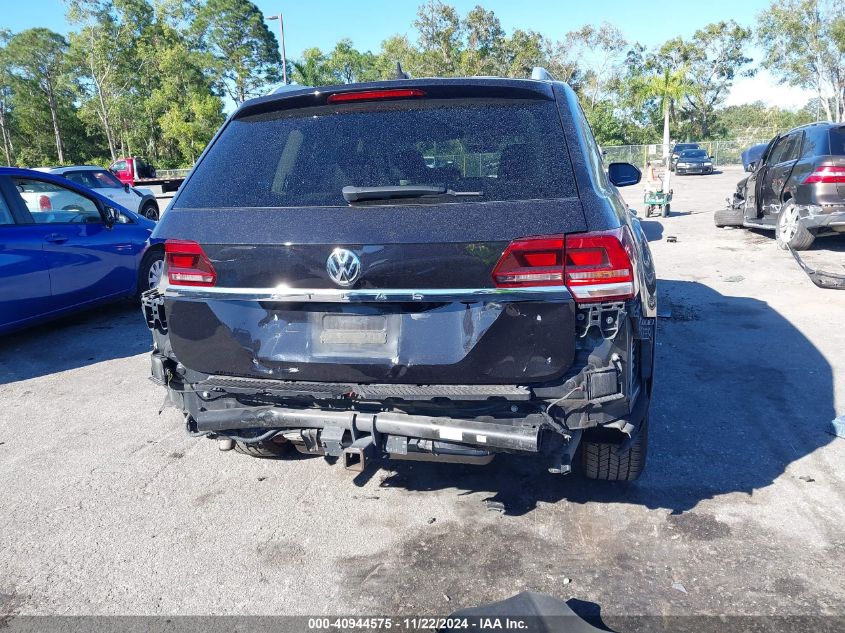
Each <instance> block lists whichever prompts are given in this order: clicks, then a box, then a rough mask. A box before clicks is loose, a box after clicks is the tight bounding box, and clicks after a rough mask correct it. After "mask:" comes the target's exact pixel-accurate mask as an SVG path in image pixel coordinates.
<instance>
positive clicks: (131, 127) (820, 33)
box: [0, 0, 845, 168]
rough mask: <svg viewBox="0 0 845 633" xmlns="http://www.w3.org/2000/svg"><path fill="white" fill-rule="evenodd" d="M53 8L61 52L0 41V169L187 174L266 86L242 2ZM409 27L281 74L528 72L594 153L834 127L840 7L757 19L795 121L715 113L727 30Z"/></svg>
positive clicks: (779, 6) (740, 47)
mask: <svg viewBox="0 0 845 633" xmlns="http://www.w3.org/2000/svg"><path fill="white" fill-rule="evenodd" d="M64 3H65V5H66V7H67V16H68V20H69V22H70V23H71V25H72V26H73V27H74V30H73V32H72V33H70V35H69V36H68V38H67V40H65V38H63V37H62V36H60V35H58V34H56V33H53V32H51V31H49V30H47V29H30V30H29V31H24V32H21V33H17V34H13V33H10V32H8V31H5V30H2V29H0V161H5V162H8V163H15V164H21V165H41V164H56V163H58V162H62V161H64V162H66V163H70V162H76V163H78V162H96V163H101V164H106V163H108V162H109V161H111V160H113V159H114V158H116V157H118V156H120V155H129V154H143V155H145V156H147V157H148V158H149V159H150V160H152V162H153V163H154V164H156V165H157V166H158V167H161V168H168V167H182V166H189V165H191V164H193V162H194V161H195V160H196V158H197V157H198V156H199V154H200V152H202V150H203V148H204V147H205V146H206V144H207V143H208V142H209V140H210V139H211V137H212V136H213V135H214V133H215V131H216V130H217V128H218V127H219V126H220V125H221V124H222V122H223V120H224V109H225V108H226V107H227V106H228V108H231V107H232V105H233V104H238V103H240V102H242V101H244V100H245V99H248V98H251V97H254V96H258V95H262V94H265V93H266V92H267V91H268V90H269V89H270V87H271V86H272V85H273V84H274V83H276V82H278V81H279V80H280V77H281V72H280V71H281V59H280V55H279V52H278V42H277V40H276V36H275V34H274V29H271V28H270V26H271V25H270V24H268V23H267V22H266V19H265V16H264V15H263V14H262V13H261V11H260V10H259V9H258V8H257V6H256V5H255V4H254V2H252V1H250V0H64ZM409 26H410V27H411V28H410V30H409V31H408V32H407V34H397V35H394V36H391V37H388V38H387V39H385V40H384V41H383V42H382V43H381V46H380V47H379V49H378V50H377V51H374V52H373V51H364V50H360V49H358V48H356V47H355V45H354V43H353V41H352V40H350V39H341V40H340V41H338V42H337V43H336V44H335V45H334V46H333V47H332V48H331V49H329V50H320V49H319V48H308V49H306V50H305V51H303V52H302V54H301V56H300V57H299V58H298V59H296V60H293V61H289V62H288V76H289V78H290V79H292V80H293V81H294V82H295V83H298V84H301V85H309V86H325V85H331V84H344V83H354V82H363V81H372V80H379V79H391V78H393V77H394V76H395V73H396V64H397V62H398V63H400V64H401V66H402V68H403V69H404V70H405V71H406V72H408V73H410V74H411V75H412V76H417V77H420V76H431V75H435V76H444V77H450V76H484V75H497V76H505V77H518V78H524V77H528V76H529V75H530V73H531V70H532V68H533V67H534V66H543V67H545V68H547V69H548V70H549V71H550V72H551V73H552V75H553V76H555V77H556V78H557V79H560V80H562V81H566V82H567V83H569V84H570V85H571V86H572V87H573V89H574V90H575V91H576V92H577V93H578V96H579V98H580V101H581V105H582V107H583V109H584V112H585V114H586V116H587V119H588V120H589V122H590V124H591V126H592V128H593V132H594V133H595V135H596V138H597V139H598V141H599V143H601V144H603V145H616V144H643V143H648V144H652V143H659V142H660V141H661V138H662V139H663V141H664V142H665V143H667V144H668V142H669V140H670V139H672V140H677V139H687V138H689V139H694V140H707V139H710V138H724V137H726V136H736V137H743V138H745V137H747V138H752V137H753V138H759V137H760V136H764V137H765V136H768V135H770V134H774V133H775V132H776V131H782V130H784V129H789V128H790V127H793V126H795V125H799V124H802V123H805V122H808V121H812V120H816V119H817V118H818V116H819V114H821V115H822V116H827V117H829V118H833V117H840V118H843V117H845V98H843V89H845V5H843V4H842V2H841V0H779V1H778V2H773V4H772V6H771V7H770V9H769V10H767V11H766V12H765V13H763V14H761V16H760V17H759V28H758V31H757V33H756V36H757V39H758V41H759V43H760V45H761V47H762V49H763V51H764V53H765V54H764V58H763V65H764V66H765V67H766V68H769V69H770V70H771V71H772V72H773V73H774V74H775V75H776V76H777V77H779V78H780V79H781V80H782V81H784V82H786V83H790V84H792V85H798V86H803V87H810V88H812V89H814V90H816V91H817V93H818V94H819V96H820V98H818V99H817V100H816V101H815V102H814V104H812V105H808V107H807V108H804V109H803V110H801V111H798V112H791V111H789V110H783V109H778V108H771V107H766V106H764V105H763V104H760V103H756V104H747V105H743V106H733V107H727V108H726V107H724V101H725V98H726V96H727V94H728V93H729V91H730V89H731V86H732V84H733V82H734V81H735V80H736V79H737V78H739V77H744V76H749V75H750V74H751V72H752V70H751V69H752V66H751V60H750V59H749V58H748V57H747V56H746V50H747V48H748V45H749V43H750V41H751V38H752V33H751V31H750V29H748V28H746V27H744V26H741V25H739V24H737V23H735V22H733V21H727V22H715V23H712V24H707V25H705V26H703V27H702V28H701V29H699V30H698V31H696V32H695V33H694V34H693V35H692V36H691V37H689V38H672V39H670V40H668V41H666V42H665V43H663V44H662V45H659V46H656V47H654V48H648V49H647V48H646V47H644V46H642V45H640V44H638V43H636V42H629V41H627V40H626V39H625V37H624V36H623V33H622V31H620V29H619V28H618V27H616V26H614V25H612V24H609V23H602V24H587V25H584V26H581V27H579V28H577V29H574V30H572V31H569V32H567V33H564V34H563V35H562V36H560V38H559V39H550V38H549V37H548V36H546V35H545V34H543V33H541V32H538V31H532V30H525V29H519V28H516V29H514V30H512V31H510V32H507V31H506V30H505V29H504V28H503V26H502V24H501V22H500V20H499V18H498V16H496V14H495V13H494V12H493V11H490V10H488V9H486V8H484V7H483V6H480V5H478V6H475V7H473V8H472V9H470V10H469V11H467V12H466V13H462V12H460V11H458V10H457V9H456V8H455V7H453V6H451V5H449V4H447V3H445V2H444V1H443V0H424V1H423V4H422V5H421V6H419V8H418V11H417V15H416V18H415V20H414V22H413V24H411V25H409ZM403 33H404V28H403ZM837 91H838V92H837ZM456 151H457V150H456Z"/></svg>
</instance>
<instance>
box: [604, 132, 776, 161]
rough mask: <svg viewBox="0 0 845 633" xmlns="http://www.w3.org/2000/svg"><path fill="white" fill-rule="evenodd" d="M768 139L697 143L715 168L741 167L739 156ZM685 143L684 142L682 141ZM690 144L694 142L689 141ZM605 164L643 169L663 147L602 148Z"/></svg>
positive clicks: (659, 153) (658, 156) (656, 157)
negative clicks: (625, 164)
mask: <svg viewBox="0 0 845 633" xmlns="http://www.w3.org/2000/svg"><path fill="white" fill-rule="evenodd" d="M770 140H771V139H770V138H759V139H740V140H733V141H697V142H698V145H699V147H701V148H702V149H704V150H705V151H706V152H707V153H708V154H709V155H710V157H711V158H712V159H713V164H714V165H717V166H724V165H741V164H742V157H741V154H742V152H744V151H745V150H746V149H748V148H749V147H751V146H752V145H756V144H758V143H768V142H769V141H770ZM684 142H686V141H684ZM689 142H690V143H692V142H695V141H689ZM602 150H604V160H605V163H631V164H632V165H637V166H638V167H644V166H645V165H646V163H647V162H648V161H651V160H660V159H661V158H662V156H663V145H662V144H660V143H657V144H654V145H611V146H603V147H602Z"/></svg>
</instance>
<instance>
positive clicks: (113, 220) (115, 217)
mask: <svg viewBox="0 0 845 633" xmlns="http://www.w3.org/2000/svg"><path fill="white" fill-rule="evenodd" d="M118 222H120V211H118V210H117V209H115V208H114V207H106V226H108V227H112V226H114V225H115V224H117V223H118Z"/></svg>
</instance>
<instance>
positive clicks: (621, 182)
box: [607, 163, 642, 187]
mask: <svg viewBox="0 0 845 633" xmlns="http://www.w3.org/2000/svg"><path fill="white" fill-rule="evenodd" d="M607 177H608V178H609V179H610V182H612V183H613V184H614V185H615V186H617V187H628V186H630V185H636V184H637V183H638V182H639V181H640V178H642V173H641V172H640V170H639V169H637V168H636V167H634V166H633V165H632V164H631V163H610V165H608V166H607Z"/></svg>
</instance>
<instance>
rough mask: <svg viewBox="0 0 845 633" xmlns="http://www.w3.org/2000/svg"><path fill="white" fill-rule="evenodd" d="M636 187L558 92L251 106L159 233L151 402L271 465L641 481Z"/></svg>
mask: <svg viewBox="0 0 845 633" xmlns="http://www.w3.org/2000/svg"><path fill="white" fill-rule="evenodd" d="M233 157H237V160H234V159H233ZM639 179H640V173H639V171H638V170H637V169H636V168H635V167H633V166H632V165H629V164H626V163H613V164H611V165H609V166H608V168H607V169H605V166H604V164H603V163H602V158H601V153H600V150H599V148H598V146H597V145H596V143H595V140H594V139H593V136H592V133H591V131H590V128H589V125H588V124H587V121H586V119H585V117H584V114H583V112H582V111H581V108H580V106H579V105H578V102H577V99H576V96H575V93H574V92H573V91H572V90H571V89H570V88H569V87H568V86H567V85H566V84H563V83H559V82H556V81H553V80H552V79H551V77H549V75H548V73H546V72H545V71H543V70H542V69H537V70H536V71H535V74H534V75H533V79H531V80H511V79H496V78H466V79H420V80H409V79H404V80H395V81H387V82H377V83H369V84H351V85H344V86H336V87H328V88H321V89H320V90H319V91H316V90H314V89H313V88H301V89H287V90H285V91H284V92H280V93H278V94H273V95H269V96H266V97H261V98H259V99H255V100H252V101H248V102H246V103H244V104H243V105H241V106H240V107H239V108H238V110H237V111H236V112H234V113H233V114H232V115H231V116H230V118H229V120H228V121H227V122H226V124H225V125H224V126H223V128H222V129H221V130H220V132H219V133H218V135H217V136H216V137H215V139H214V140H213V142H212V143H211V144H210V146H209V148H208V149H207V150H206V152H205V154H204V155H203V156H202V157H201V159H200V160H199V162H198V163H197V165H196V167H195V169H194V170H193V172H192V174H191V176H190V177H189V178H188V179H187V180H186V181H185V183H184V185H183V186H182V188H181V189H180V190H179V193H178V194H177V195H176V197H175V198H174V200H173V202H172V204H171V206H170V209H169V211H168V213H166V214H165V215H164V216H163V218H162V220H161V222H160V223H159V224H158V227H157V229H156V236H157V237H158V238H161V239H164V240H166V243H165V250H166V265H165V275H164V279H163V281H162V283H161V284H160V286H159V287H158V288H157V289H156V290H154V291H151V292H148V293H146V294H145V296H144V312H145V316H146V319H147V323H148V325H149V327H150V329H151V331H152V334H153V340H154V347H153V353H152V376H153V379H154V380H155V381H156V382H158V383H159V384H161V385H162V386H164V387H165V388H166V389H167V402H168V403H170V404H172V405H174V406H175V407H177V408H178V409H179V410H180V411H182V413H183V414H184V421H185V425H186V428H187V430H188V432H189V433H191V434H193V435H197V436H206V437H209V438H213V439H217V440H219V441H220V442H221V444H220V445H221V447H222V448H235V450H237V451H240V452H242V453H247V454H250V455H254V456H259V457H275V456H280V455H283V454H285V453H286V452H287V451H290V450H292V449H296V450H298V451H300V452H302V453H308V454H316V455H325V456H327V457H332V458H338V459H342V460H343V463H344V464H345V465H346V466H347V467H348V468H350V469H353V470H361V469H363V468H364V467H365V465H366V464H367V463H368V462H369V461H371V460H377V459H379V458H389V459H417V460H434V461H444V462H461V463H478V464H483V463H487V462H489V461H490V460H491V459H492V458H493V456H494V455H495V454H496V453H519V454H532V455H535V456H536V457H537V458H538V459H543V460H545V462H546V464H547V466H548V469H549V470H550V471H551V472H555V473H568V472H570V471H572V470H573V469H574V468H576V467H577V466H580V467H581V470H582V471H583V472H584V473H585V474H586V475H587V476H588V477H591V478H596V479H605V480H631V479H636V478H637V477H638V476H639V475H640V473H641V472H642V470H643V467H644V465H645V456H646V444H647V436H648V409H649V401H650V397H651V390H652V380H653V378H652V376H653V365H654V340H655V316H656V307H657V305H656V295H655V290H656V278H655V271H654V268H653V263H652V259H651V256H650V253H649V247H648V243H647V240H646V238H645V235H644V234H643V231H642V229H641V227H640V224H639V222H638V221H637V219H636V218H635V217H633V216H632V215H631V214H630V213H629V211H628V210H627V207H626V205H625V204H624V201H623V200H622V198H621V196H620V195H619V192H618V191H617V189H616V187H621V186H625V185H632V184H636V183H637V182H638V181H639Z"/></svg>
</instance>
